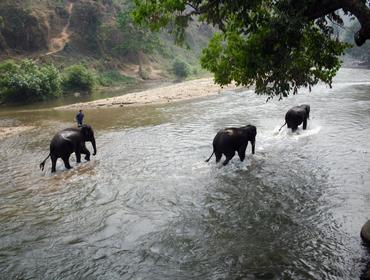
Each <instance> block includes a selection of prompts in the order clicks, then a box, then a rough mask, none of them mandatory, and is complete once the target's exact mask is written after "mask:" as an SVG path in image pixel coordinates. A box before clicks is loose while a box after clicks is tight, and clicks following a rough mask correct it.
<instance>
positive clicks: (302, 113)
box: [279, 104, 310, 132]
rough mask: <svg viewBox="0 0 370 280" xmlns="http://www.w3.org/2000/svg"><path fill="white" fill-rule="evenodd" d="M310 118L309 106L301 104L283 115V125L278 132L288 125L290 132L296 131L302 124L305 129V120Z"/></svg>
mask: <svg viewBox="0 0 370 280" xmlns="http://www.w3.org/2000/svg"><path fill="white" fill-rule="evenodd" d="M309 118H310V105H307V104H303V105H300V106H295V107H293V108H290V109H289V110H288V112H287V113H286V114H285V124H283V125H282V127H280V129H279V131H280V130H281V129H282V128H283V127H284V125H288V128H291V129H292V131H293V132H294V131H296V130H297V128H298V126H299V125H300V124H301V123H302V122H303V129H306V128H307V120H308V119H309Z"/></svg>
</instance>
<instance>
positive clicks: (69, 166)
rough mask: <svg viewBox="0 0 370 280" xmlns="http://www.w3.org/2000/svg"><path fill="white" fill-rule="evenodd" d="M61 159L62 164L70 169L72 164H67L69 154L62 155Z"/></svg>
mask: <svg viewBox="0 0 370 280" xmlns="http://www.w3.org/2000/svg"><path fill="white" fill-rule="evenodd" d="M62 160H63V162H64V166H65V167H66V168H67V169H71V168H72V166H71V165H70V164H69V155H68V156H63V157H62Z"/></svg>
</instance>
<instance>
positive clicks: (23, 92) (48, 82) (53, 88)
mask: <svg viewBox="0 0 370 280" xmlns="http://www.w3.org/2000/svg"><path fill="white" fill-rule="evenodd" d="M60 93H61V91H60V73H59V71H58V69H57V68H55V67H54V65H37V64H36V63H35V62H34V61H33V60H29V59H26V60H23V61H22V62H20V63H16V62H14V61H12V60H7V61H4V62H3V63H1V64H0V98H1V100H2V101H4V102H15V103H24V102H32V101H40V100H46V99H49V98H55V97H57V96H59V95H60Z"/></svg>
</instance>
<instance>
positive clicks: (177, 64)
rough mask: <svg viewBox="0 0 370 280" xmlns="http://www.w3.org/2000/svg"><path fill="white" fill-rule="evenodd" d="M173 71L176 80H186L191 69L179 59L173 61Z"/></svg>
mask: <svg viewBox="0 0 370 280" xmlns="http://www.w3.org/2000/svg"><path fill="white" fill-rule="evenodd" d="M172 67H173V71H174V73H175V75H176V76H177V77H178V78H186V77H188V76H189V75H190V74H191V67H190V65H189V64H187V63H186V62H185V61H183V60H181V59H178V58H177V59H175V60H174V61H173V64H172Z"/></svg>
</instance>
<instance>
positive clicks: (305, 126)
mask: <svg viewBox="0 0 370 280" xmlns="http://www.w3.org/2000/svg"><path fill="white" fill-rule="evenodd" d="M306 128H307V118H305V119H304V120H303V129H306Z"/></svg>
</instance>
